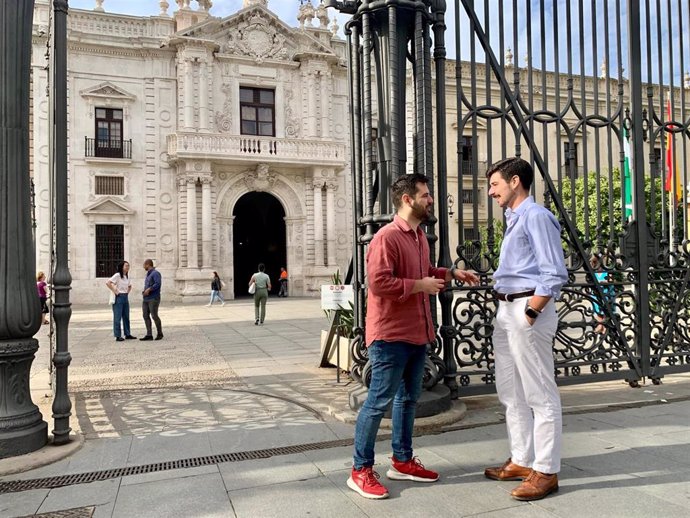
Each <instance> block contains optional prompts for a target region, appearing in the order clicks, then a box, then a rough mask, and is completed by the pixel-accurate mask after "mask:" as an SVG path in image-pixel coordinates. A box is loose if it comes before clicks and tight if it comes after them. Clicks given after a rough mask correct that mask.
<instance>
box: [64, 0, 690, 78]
mask: <svg viewBox="0 0 690 518" xmlns="http://www.w3.org/2000/svg"><path fill="white" fill-rule="evenodd" d="M317 2H318V0H314V1H313V3H314V4H315V5H316V4H317ZM168 3H169V4H170V7H169V9H168V13H169V14H172V13H173V12H174V11H175V10H176V9H177V5H176V2H175V0H168ZM469 3H471V4H474V6H475V9H476V10H477V16H478V17H479V19H480V21H481V22H482V25H483V26H485V27H486V28H488V33H489V37H490V39H491V42H492V47H493V48H495V49H497V50H496V51H495V52H496V54H497V58H498V59H499V60H500V59H501V54H503V55H504V54H505V51H506V50H507V48H508V47H510V48H511V51H512V53H513V55H514V58H513V62H514V64H516V65H518V66H525V63H526V57H527V55H528V54H530V58H531V60H532V66H533V67H535V68H539V69H541V68H542V67H544V68H546V69H547V70H554V69H555V63H556V58H558V63H559V69H560V70H561V72H566V71H567V70H568V59H567V56H568V54H570V55H571V64H570V66H571V67H572V71H573V72H574V73H579V71H580V70H581V69H583V70H584V71H585V73H586V74H587V75H596V76H598V75H599V74H600V67H601V64H602V62H603V61H604V59H606V62H607V65H608V71H609V76H610V77H618V76H619V74H620V73H621V72H622V76H623V77H627V73H626V69H627V68H628V55H627V48H626V45H622V49H621V53H620V59H619V56H618V52H617V50H616V49H617V46H618V42H619V41H626V40H627V32H628V30H627V27H626V23H627V22H626V19H627V11H626V6H627V2H625V1H622V0H603V1H602V0H596V2H587V1H583V2H574V1H571V0H483V1H482V0H473V1H472V2H468V4H469ZM455 4H456V2H455V0H447V13H446V25H447V28H448V29H447V34H446V49H447V53H448V57H449V58H455V57H456V55H459V56H461V57H462V58H463V59H469V58H470V55H471V52H472V48H471V45H470V42H471V38H470V35H471V31H470V30H469V29H470V22H469V18H468V17H467V15H466V13H465V11H464V9H463V6H462V2H461V1H460V2H459V5H460V10H459V16H456V8H455ZM593 4H594V5H595V6H596V7H594V8H592V5H593ZM617 4H619V5H620V14H619V13H617V11H616V9H617ZM645 4H647V5H650V13H649V15H650V18H649V19H650V20H651V24H650V39H649V41H650V43H651V45H647V36H646V32H647V31H646V28H645V27H644V20H645V19H646V18H647V17H646V14H647V13H646V12H645V11H644V9H645ZM69 5H70V7H73V8H79V9H93V7H94V6H95V0H70V1H69ZM578 5H582V6H583V7H582V11H581V12H580V11H579V10H578ZM659 5H660V7H661V11H660V13H657V2H653V1H652V2H648V3H647V2H641V6H642V13H641V15H642V19H643V28H642V34H641V35H640V41H641V45H642V54H643V57H644V56H647V55H649V56H650V57H649V59H647V58H645V64H644V67H643V81H645V82H654V83H656V82H658V80H659V77H662V78H663V82H664V83H666V84H669V82H670V80H671V78H672V79H673V83H674V85H676V86H678V85H681V84H682V82H683V77H684V73H685V72H687V71H690V35H689V34H688V33H689V32H690V31H689V29H690V3H689V2H687V1H686V0H666V1H663V2H660V3H659ZM669 5H670V7H671V10H670V12H669V11H668V6H669ZM299 6H300V0H269V1H268V7H269V9H270V10H271V11H273V12H274V13H275V14H276V15H277V16H278V17H279V18H280V19H281V20H283V21H284V22H285V23H287V24H288V25H290V26H293V27H296V26H298V25H299V23H298V21H297V10H298V9H299ZM103 7H104V9H105V10H106V11H107V12H114V13H120V14H132V15H144V16H152V15H157V14H158V13H159V11H160V8H159V2H158V0H105V1H104V3H103ZM192 8H194V9H196V8H197V4H196V1H194V0H193V1H192ZM241 8H242V0H213V7H212V8H211V14H213V15H214V16H218V17H225V16H228V15H231V14H234V13H235V12H237V11H238V10H239V9H241ZM607 8H608V11H607V10H606V9H607ZM328 11H329V16H330V17H331V18H332V17H333V16H336V17H337V20H338V24H339V25H340V31H339V35H340V36H341V37H344V36H343V26H344V25H345V22H346V21H347V20H348V19H349V16H345V15H342V14H340V13H336V12H335V11H334V10H333V9H329V10H328ZM485 12H488V13H489V22H488V24H487V22H486V20H485V19H484V18H485V16H484V13H485ZM515 13H516V14H515ZM568 17H569V18H568ZM516 18H517V19H516ZM568 20H570V24H569V27H570V30H569V31H568V30H567V29H565V27H567V26H568V23H567V22H568ZM657 21H659V22H660V23H659V24H658V26H657ZM605 22H607V23H606V24H605ZM314 23H315V24H318V20H314ZM456 26H458V27H459V28H460V31H459V32H458V34H459V35H460V36H459V52H458V46H457V42H456V40H455V34H456V31H455V27H456ZM501 27H502V30H500V28H501ZM542 27H543V28H544V29H542ZM555 27H557V28H558V29H557V30H556V29H555ZM580 27H582V30H580V29H579V28H580ZM515 30H517V35H518V36H517V39H516V38H515V37H514V34H515ZM542 32H543V33H544V35H545V40H544V41H545V44H544V45H543V46H542V45H541V34H542ZM501 34H502V35H503V40H504V41H503V47H502V49H501V47H500V35H501ZM530 37H531V41H532V44H531V45H529V46H528V43H527V42H528V38H530ZM516 40H517V50H516V46H515V43H516ZM568 40H570V47H569V46H568ZM474 42H475V48H474V52H475V56H476V58H475V59H477V60H478V61H483V60H484V53H483V52H482V50H481V46H480V45H479V42H478V40H477V39H476V38H475V39H474ZM594 42H596V43H594ZM607 44H608V49H607ZM528 47H529V48H528ZM647 47H649V48H647ZM569 48H570V52H568V49H569ZM498 49H501V50H500V51H499V50H498ZM681 58H682V63H681ZM619 62H620V69H619ZM647 63H649V64H650V65H651V70H649V71H648V70H647Z"/></svg>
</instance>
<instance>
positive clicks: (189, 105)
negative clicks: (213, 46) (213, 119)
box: [184, 59, 194, 130]
mask: <svg viewBox="0 0 690 518" xmlns="http://www.w3.org/2000/svg"><path fill="white" fill-rule="evenodd" d="M184 128H185V129H186V130H192V129H194V63H193V62H192V61H190V60H189V59H187V60H186V61H185V62H184Z"/></svg>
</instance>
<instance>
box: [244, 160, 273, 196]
mask: <svg viewBox="0 0 690 518" xmlns="http://www.w3.org/2000/svg"><path fill="white" fill-rule="evenodd" d="M275 181H276V175H275V173H271V172H270V171H269V169H268V165H267V164H258V165H257V166H256V170H254V171H251V170H249V171H245V173H244V183H245V184H247V189H249V190H250V191H269V190H271V189H272V188H273V184H274V183H275Z"/></svg>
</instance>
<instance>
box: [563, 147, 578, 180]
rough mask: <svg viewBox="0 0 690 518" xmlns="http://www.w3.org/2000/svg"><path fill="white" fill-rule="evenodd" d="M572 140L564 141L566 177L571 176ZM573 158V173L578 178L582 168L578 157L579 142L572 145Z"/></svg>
mask: <svg viewBox="0 0 690 518" xmlns="http://www.w3.org/2000/svg"><path fill="white" fill-rule="evenodd" d="M570 150H571V147H570V142H563V175H564V176H566V177H570V174H571V173H570V158H571V157H570ZM572 155H573V156H572V159H573V169H572V171H573V172H572V174H573V177H574V178H577V177H578V176H579V174H580V168H579V166H578V159H577V143H574V144H573V146H572Z"/></svg>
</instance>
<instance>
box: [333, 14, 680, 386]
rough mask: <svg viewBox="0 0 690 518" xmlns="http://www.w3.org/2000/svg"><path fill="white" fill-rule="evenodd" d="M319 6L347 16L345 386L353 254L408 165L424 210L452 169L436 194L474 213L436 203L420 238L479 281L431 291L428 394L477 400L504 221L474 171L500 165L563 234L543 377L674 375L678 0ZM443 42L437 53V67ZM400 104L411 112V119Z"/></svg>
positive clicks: (360, 369) (360, 364) (380, 217)
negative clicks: (560, 283)
mask: <svg viewBox="0 0 690 518" xmlns="http://www.w3.org/2000/svg"><path fill="white" fill-rule="evenodd" d="M330 4H331V5H333V6H335V7H337V8H338V9H340V10H341V11H343V12H346V13H350V14H352V15H353V17H352V19H351V21H350V22H349V23H348V24H347V26H346V34H347V36H348V49H349V56H348V59H349V72H350V77H351V85H352V87H351V99H352V107H353V117H352V127H351V129H352V136H353V151H352V168H353V185H354V217H355V220H354V226H355V229H356V232H355V236H354V240H355V243H357V246H356V251H355V253H354V263H355V269H354V271H355V292H356V294H357V296H356V300H357V304H356V315H357V323H358V327H359V329H358V333H359V334H358V337H357V338H356V339H355V340H354V342H353V348H352V350H353V357H354V363H355V366H354V368H353V374H354V376H355V377H356V378H358V379H359V380H361V381H362V382H363V383H365V384H366V380H367V363H366V362H367V354H366V348H365V347H364V344H363V342H362V338H361V337H362V332H363V330H362V329H361V327H362V326H363V322H364V318H363V317H364V313H365V304H364V300H365V296H366V277H365V269H364V249H365V247H366V245H367V243H368V242H369V240H370V239H371V237H372V236H373V234H374V233H375V231H376V230H377V229H378V228H379V226H380V225H382V224H384V223H385V222H386V221H388V220H389V218H390V215H389V213H390V210H391V209H390V204H389V200H388V192H387V190H388V185H390V183H391V182H392V181H393V180H394V179H395V177H396V176H398V175H399V174H404V173H405V172H406V171H407V170H409V169H410V168H409V167H408V166H407V162H408V160H409V161H412V162H413V163H414V167H413V168H414V169H415V170H417V171H420V172H426V174H427V175H430V176H432V175H433V178H434V182H433V184H434V185H433V186H432V188H433V189H434V190H435V193H434V194H435V197H436V199H437V200H446V199H450V198H448V196H447V194H448V193H447V191H446V189H447V184H448V180H449V177H452V176H455V177H457V179H458V181H457V182H455V183H456V184H457V191H456V192H454V193H451V195H452V197H453V198H454V199H455V200H461V201H462V202H464V201H467V200H471V201H472V202H473V203H472V210H471V211H465V210H458V211H457V220H456V221H451V220H449V218H448V210H447V207H446V206H445V204H442V203H440V204H438V205H439V207H438V221H434V222H433V224H432V225H430V226H428V228H427V231H428V234H429V239H430V243H432V244H434V245H435V246H434V248H435V252H434V257H433V258H432V259H433V260H436V259H435V258H436V254H437V255H438V258H439V259H438V264H439V265H441V266H448V265H450V264H451V263H455V264H457V265H459V266H461V267H466V268H470V269H472V270H475V271H477V272H479V273H480V275H481V279H482V283H481V285H480V286H479V287H476V288H470V287H466V286H462V285H460V284H458V285H455V286H454V287H453V290H452V291H446V292H445V293H442V294H441V295H440V297H439V299H440V300H439V302H440V309H441V311H440V314H439V315H437V316H436V319H437V323H438V326H439V327H438V339H437V342H436V344H434V346H433V347H432V348H431V349H432V350H431V351H430V356H429V362H428V363H429V365H428V369H427V371H428V372H427V378H426V383H427V386H433V384H434V383H436V382H438V381H440V380H444V383H445V384H446V385H447V386H448V387H449V388H450V389H451V391H452V392H453V393H454V394H455V395H458V394H471V393H478V392H485V391H491V390H493V383H494V375H493V370H494V360H493V347H492V341H491V340H492V331H493V327H492V326H493V318H494V314H495V310H496V303H495V301H494V300H493V298H492V297H491V286H492V273H493V271H494V269H495V268H496V266H497V263H498V258H499V251H500V244H501V240H502V234H503V228H504V220H503V215H502V213H501V212H500V210H499V209H498V206H497V205H495V204H494V202H493V201H492V200H490V199H487V198H486V196H487V195H486V188H485V182H486V178H485V170H486V165H485V164H491V163H493V162H496V161H498V160H500V159H502V158H504V157H507V156H514V155H519V156H522V157H523V158H525V159H527V160H529V161H530V162H531V163H532V164H533V166H534V168H535V170H536V171H537V174H538V177H539V178H538V181H537V182H535V187H534V188H533V194H534V196H535V198H536V199H537V201H538V202H540V203H543V204H544V205H545V206H546V207H548V208H550V209H551V210H552V211H553V212H554V213H555V214H556V215H557V217H558V218H559V220H560V221H561V226H562V231H563V232H562V237H563V246H564V254H565V256H566V262H567V265H568V268H569V281H568V283H567V285H566V286H565V288H564V289H563V293H562V297H561V299H560V300H559V301H558V312H559V316H560V323H559V328H558V333H557V336H556V339H555V341H554V347H553V353H554V357H555V359H556V371H557V372H556V375H557V378H558V381H559V382H560V383H582V382H587V381H599V380H605V379H625V380H627V381H628V382H630V383H631V384H633V385H634V384H636V383H637V382H638V380H640V379H641V378H643V377H649V378H651V379H652V380H653V381H654V382H658V381H659V380H660V378H661V377H662V376H663V375H664V374H666V373H670V372H675V371H681V370H683V371H687V370H690V330H689V329H688V320H689V317H690V314H689V311H690V309H688V308H689V307H690V304H689V303H690V264H689V261H690V246H689V243H690V229H689V228H688V205H687V202H688V199H687V189H686V187H687V185H688V164H689V163H690V150H689V149H688V147H689V146H688V143H689V142H690V76H688V75H687V74H685V70H686V63H688V64H690V41H686V40H690V38H687V32H688V28H689V27H690V7H689V6H688V5H687V3H684V2H682V1H680V0H665V1H656V2H653V1H650V0H642V1H637V0H635V1H633V0H628V1H619V0H615V1H614V0H610V1H608V0H604V1H602V2H584V1H582V0H580V1H577V2H575V1H574V2H558V1H555V0H538V1H535V0H512V1H511V0H505V1H504V0H496V1H495V2H494V1H491V2H489V1H488V0H485V1H484V2H475V1H470V0H455V1H454V2H452V3H450V5H449V6H448V7H449V12H447V13H446V2H442V1H441V2H439V1H432V0H416V1H414V0H406V1H402V0H400V1H395V0H388V1H386V2H383V1H355V2H335V1H334V2H330ZM448 28H449V29H450V30H446V29H448ZM432 34H433V38H432ZM432 41H433V43H432ZM446 46H448V47H449V48H450V49H451V52H452V54H454V59H453V60H446V51H447V49H446ZM432 53H433V60H432V59H431V56H432ZM432 68H433V70H434V74H433V75H435V83H432V82H431V79H432ZM370 77H375V78H376V81H375V82H373V84H372V82H370V81H368V78H370ZM403 78H408V79H407V81H405V80H404V79H403ZM410 78H411V79H410ZM434 84H435V89H434V90H433V91H432V85H434ZM408 98H409V99H411V100H406V99H408ZM432 98H433V101H434V103H433V105H434V106H435V107H436V110H435V112H434V113H432V111H431V106H432ZM406 103H412V104H413V110H412V113H413V117H412V120H408V119H407V118H406V114H407V110H406ZM374 106H376V108H374ZM446 121H448V122H451V124H446ZM433 122H435V126H432V123H433ZM406 125H407V126H408V127H409V129H408V128H406ZM374 126H375V127H376V128H377V129H378V135H377V137H378V138H377V139H376V144H377V146H378V149H377V152H376V153H374V150H373V149H372V144H371V142H372V140H371V133H372V128H373V127H374ZM432 127H433V128H434V129H435V131H434V132H433V133H434V135H433V140H432V135H431V134H432V131H431V130H432ZM449 127H450V128H452V131H451V132H450V133H447V131H448V130H447V128H449ZM408 133H412V134H413V139H414V145H413V149H414V153H413V156H412V157H409V158H408V157H407V156H405V149H406V145H405V140H406V138H407V134H408ZM432 142H433V145H432ZM469 149H471V152H468V150H469ZM431 150H434V151H435V153H436V154H435V155H433V154H432V151H431ZM480 158H481V161H480ZM563 164H566V166H564V165H563ZM468 190H469V191H470V192H471V193H472V195H470V194H469V193H468ZM377 202H378V203H377ZM482 206H483V207H485V208H486V210H480V207H482ZM453 235H455V236H456V238H455V242H456V243H459V244H458V246H457V248H456V249H455V250H451V249H450V242H451V236H453ZM467 235H471V236H473V238H474V239H471V240H467V239H466V236H467ZM356 327H357V326H356ZM458 383H459V386H458Z"/></svg>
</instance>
